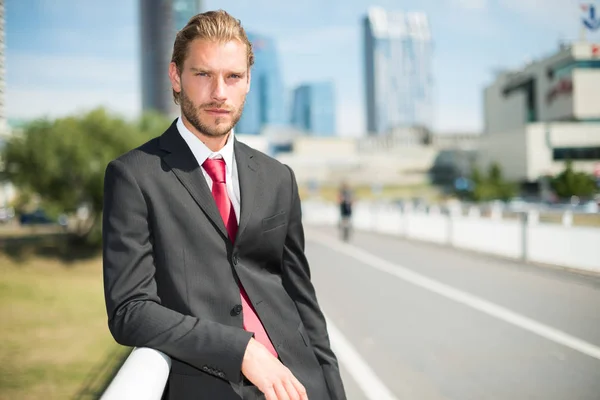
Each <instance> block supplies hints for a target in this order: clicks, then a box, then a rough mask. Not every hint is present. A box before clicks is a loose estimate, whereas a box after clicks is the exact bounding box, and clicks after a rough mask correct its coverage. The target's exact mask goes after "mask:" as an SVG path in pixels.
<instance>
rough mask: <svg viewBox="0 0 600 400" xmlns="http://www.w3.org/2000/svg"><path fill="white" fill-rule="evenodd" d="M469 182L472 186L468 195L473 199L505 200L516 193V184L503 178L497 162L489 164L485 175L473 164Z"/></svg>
mask: <svg viewBox="0 0 600 400" xmlns="http://www.w3.org/2000/svg"><path fill="white" fill-rule="evenodd" d="M471 182H472V184H473V188H472V190H471V192H470V196H469V197H470V198H471V200H474V201H490V200H503V201H507V200H509V199H510V198H511V197H514V196H515V195H516V193H517V186H516V185H515V184H513V183H511V182H508V181H506V180H505V179H504V177H503V174H502V168H501V167H500V165H499V164H498V163H493V164H491V165H490V167H489V170H488V174H487V176H485V177H484V176H483V174H482V173H481V171H480V170H479V168H477V167H476V166H473V168H472V170H471Z"/></svg>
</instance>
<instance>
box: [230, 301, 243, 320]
mask: <svg viewBox="0 0 600 400" xmlns="http://www.w3.org/2000/svg"><path fill="white" fill-rule="evenodd" d="M241 313H242V305H241V304H236V305H235V307H233V308H232V309H231V313H230V314H231V316H232V317H235V316H237V315H240V314H241Z"/></svg>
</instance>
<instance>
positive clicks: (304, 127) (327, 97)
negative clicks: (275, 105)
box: [291, 82, 335, 136]
mask: <svg viewBox="0 0 600 400" xmlns="http://www.w3.org/2000/svg"><path fill="white" fill-rule="evenodd" d="M291 122H292V125H293V126H294V127H296V128H298V129H299V130H301V131H304V132H307V133H309V134H310V135H312V136H333V135H335V95H334V87H333V84H332V83H331V82H319V83H310V84H304V85H301V86H298V87H297V88H296V89H295V90H294V99H293V105H292V118H291Z"/></svg>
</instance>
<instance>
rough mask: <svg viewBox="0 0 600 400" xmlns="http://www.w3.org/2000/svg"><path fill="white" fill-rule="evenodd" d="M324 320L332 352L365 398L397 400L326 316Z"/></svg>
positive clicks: (371, 399) (370, 399)
mask: <svg viewBox="0 0 600 400" xmlns="http://www.w3.org/2000/svg"><path fill="white" fill-rule="evenodd" d="M326 320H327V331H328V332H329V339H330V341H331V348H332V350H333V352H334V353H335V355H336V356H337V358H338V360H339V361H340V363H342V364H343V365H344V367H345V368H346V370H347V371H348V373H349V374H350V375H352V378H353V379H354V381H355V382H356V384H357V385H358V386H359V387H360V388H361V389H362V391H363V393H364V394H365V395H366V396H367V398H368V399H369V400H397V398H396V397H395V396H394V395H393V394H392V392H391V391H390V390H389V389H388V388H387V387H386V386H385V384H384V383H383V382H382V381H381V380H380V379H379V378H378V377H377V375H375V372H373V370H372V369H371V367H369V365H368V364H367V362H366V361H365V360H364V359H363V358H362V357H361V356H360V354H358V352H357V351H356V350H355V349H354V348H353V347H352V345H351V344H350V342H349V341H348V340H347V339H346V338H345V337H344V335H342V333H341V332H340V331H339V330H338V329H337V328H336V327H335V325H333V323H332V322H331V320H330V319H329V318H327V317H326Z"/></svg>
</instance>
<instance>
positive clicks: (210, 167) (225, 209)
mask: <svg viewBox="0 0 600 400" xmlns="http://www.w3.org/2000/svg"><path fill="white" fill-rule="evenodd" d="M202 166H203V167H204V169H205V170H206V172H207V173H208V176H210V178H211V179H212V181H213V185H212V195H213V197H214V199H215V203H217V208H218V209H219V213H220V214H221V218H223V222H225V228H227V233H228V234H229V239H230V240H231V241H232V242H233V241H235V235H236V233H237V229H238V223H237V219H236V217H235V211H234V209H233V204H232V203H231V200H230V199H229V196H228V195H227V184H226V183H225V161H224V160H223V159H211V158H207V159H206V161H205V162H204V163H203V164H202ZM240 295H241V298H242V309H243V316H244V329H245V330H247V331H248V332H253V333H254V337H255V339H256V340H258V341H259V342H260V343H262V344H263V345H264V346H265V347H266V348H267V350H269V351H270V352H271V354H273V355H274V356H275V357H277V351H275V348H274V347H273V344H272V343H271V340H269V336H267V332H266V331H265V328H264V327H263V325H262V323H261V322H260V319H258V315H256V311H254V308H253V307H252V305H251V304H250V300H249V299H248V295H247V294H246V291H245V290H244V288H243V287H242V285H241V283H240Z"/></svg>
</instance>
